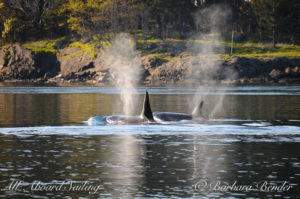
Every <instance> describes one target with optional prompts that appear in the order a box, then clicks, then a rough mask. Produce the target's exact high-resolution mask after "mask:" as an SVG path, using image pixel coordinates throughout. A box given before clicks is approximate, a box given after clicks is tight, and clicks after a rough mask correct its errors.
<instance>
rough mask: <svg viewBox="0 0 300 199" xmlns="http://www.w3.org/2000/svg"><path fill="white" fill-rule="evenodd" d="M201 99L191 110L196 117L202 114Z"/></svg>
mask: <svg viewBox="0 0 300 199" xmlns="http://www.w3.org/2000/svg"><path fill="white" fill-rule="evenodd" d="M203 103H204V102H203V100H201V101H200V103H199V104H198V106H196V107H195V109H194V110H193V113H192V115H193V117H195V118H197V117H203V118H205V117H204V116H203V114H202V107H203Z"/></svg>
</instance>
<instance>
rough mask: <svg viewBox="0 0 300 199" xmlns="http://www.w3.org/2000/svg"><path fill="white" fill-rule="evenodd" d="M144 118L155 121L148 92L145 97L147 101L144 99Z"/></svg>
mask: <svg viewBox="0 0 300 199" xmlns="http://www.w3.org/2000/svg"><path fill="white" fill-rule="evenodd" d="M142 117H143V118H146V119H148V120H154V119H153V115H152V111H151V106H150V101H149V95H148V92H147V90H146V95H145V99H144V105H143V110H142Z"/></svg>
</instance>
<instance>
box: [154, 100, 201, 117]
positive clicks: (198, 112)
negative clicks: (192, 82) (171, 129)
mask: <svg viewBox="0 0 300 199" xmlns="http://www.w3.org/2000/svg"><path fill="white" fill-rule="evenodd" d="M202 107H203V100H201V102H200V103H199V104H198V106H196V107H195V108H194V110H193V112H192V114H187V113H175V112H154V113H153V116H154V120H155V121H157V122H163V121H182V120H195V121H203V120H205V119H206V118H205V117H204V116H203V114H202Z"/></svg>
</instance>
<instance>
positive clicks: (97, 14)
mask: <svg viewBox="0 0 300 199" xmlns="http://www.w3.org/2000/svg"><path fill="white" fill-rule="evenodd" d="M299 8H300V4H299V2H298V1H296V0H289V1H288V0H249V1H248V0H236V1H226V0H205V1H200V0H193V1H187V0H176V1H174V0H156V1H148V0H101V1H98V0H84V1H83V0H37V1H34V2H33V3H32V1H29V0H12V1H8V0H0V34H1V37H0V47H1V50H0V82H37V83H84V82H85V83H89V84H96V85H114V83H116V82H117V81H118V80H120V79H126V81H127V80H128V81H134V83H139V84H145V85H167V84H180V85H183V84H194V83H199V82H200V83H205V84H209V83H222V84H248V83H250V84H251V83H254V84H257V83H258V84H274V83H275V84H294V83H299V82H300V68H299V67H300V45H299V44H300V37H299V27H300V26H299V20H298V11H299ZM120 35H121V36H120ZM124 35H125V36H124ZM116 38H119V41H118V42H116V41H115V40H116ZM121 39H124V40H121ZM108 52H110V53H108ZM124 65H126V67H124ZM130 75H132V76H134V77H133V78H131V79H130V78H127V77H128V76H130ZM130 83H132V82H130Z"/></svg>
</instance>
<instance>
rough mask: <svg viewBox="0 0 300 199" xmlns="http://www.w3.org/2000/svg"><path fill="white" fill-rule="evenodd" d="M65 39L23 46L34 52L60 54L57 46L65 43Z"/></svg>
mask: <svg viewBox="0 0 300 199" xmlns="http://www.w3.org/2000/svg"><path fill="white" fill-rule="evenodd" d="M64 40H65V37H62V38H59V39H53V40H41V41H34V42H28V43H25V44H23V46H24V47H25V48H27V49H29V50H32V51H33V52H51V53H53V54H58V50H57V49H56V48H55V44H57V43H58V42H61V41H64Z"/></svg>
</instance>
